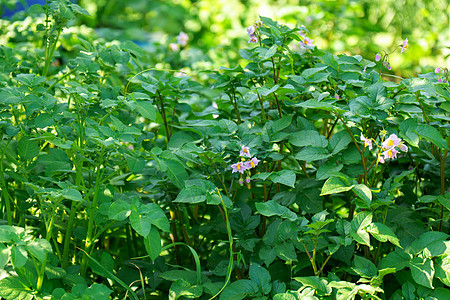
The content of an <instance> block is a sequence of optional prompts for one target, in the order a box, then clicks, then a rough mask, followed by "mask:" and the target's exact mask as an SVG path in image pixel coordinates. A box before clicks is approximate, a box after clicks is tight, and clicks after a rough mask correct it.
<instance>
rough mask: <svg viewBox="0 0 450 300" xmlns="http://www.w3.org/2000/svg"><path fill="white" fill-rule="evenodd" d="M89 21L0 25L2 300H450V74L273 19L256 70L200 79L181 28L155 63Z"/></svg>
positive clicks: (264, 31) (258, 38)
mask: <svg viewBox="0 0 450 300" xmlns="http://www.w3.org/2000/svg"><path fill="white" fill-rule="evenodd" d="M87 16H88V12H87V10H85V9H83V8H82V7H81V6H78V5H76V4H72V3H70V2H69V1H64V0H60V1H51V3H49V4H48V5H45V6H43V7H41V6H32V7H31V8H30V9H29V11H28V17H27V18H25V19H24V20H11V21H8V20H2V21H1V28H2V32H3V35H2V40H3V41H4V43H3V44H4V45H2V46H0V57H1V58H2V59H1V62H0V70H1V72H0V74H1V77H2V81H1V83H0V99H1V101H0V109H1V116H2V117H1V120H0V132H1V134H2V139H1V140H0V154H1V159H0V187H1V196H2V197H1V199H2V206H1V211H0V212H1V217H2V218H1V220H2V225H0V265H1V267H2V271H1V277H0V278H2V279H1V280H0V296H1V297H3V298H5V299H96V300H98V299H111V298H112V299H124V298H127V297H128V298H131V299H157V298H167V297H168V298H169V299H183V298H198V299H213V298H218V299H244V298H252V299H253V298H257V299H422V298H423V299H447V298H449V297H450V295H449V289H448V287H449V286H450V269H449V265H450V262H449V260H450V256H449V253H450V244H449V240H448V237H449V235H448V234H447V233H446V232H448V231H449V222H448V216H449V209H450V200H449V199H450V193H449V191H448V180H447V178H448V177H449V174H448V173H449V172H448V168H446V164H447V161H448V160H447V155H448V151H449V150H450V146H449V145H450V144H449V143H450V135H449V127H448V121H449V116H448V113H449V111H450V105H449V104H448V103H449V102H447V101H450V87H449V76H448V69H447V68H444V67H443V66H442V67H440V68H436V69H435V67H437V66H434V67H433V68H432V69H430V70H428V73H425V74H420V75H418V77H412V78H401V77H399V76H396V75H392V74H390V73H388V72H387V71H388V70H389V69H390V68H391V65H390V57H392V56H393V55H396V53H398V52H400V51H401V52H403V54H402V55H403V56H407V55H408V54H409V52H410V51H413V50H411V48H412V46H411V47H406V45H407V41H403V42H402V43H400V42H399V43H398V45H395V46H394V47H393V49H385V50H379V51H380V52H379V56H377V57H376V62H374V61H372V55H370V59H365V58H363V56H361V55H353V56H350V55H345V54H339V55H334V54H332V53H330V52H327V51H324V50H321V49H319V48H317V47H316V46H315V45H314V42H313V41H311V40H310V37H311V34H310V33H309V31H308V30H309V29H310V28H305V27H294V28H291V27H289V26H286V25H282V24H279V23H277V22H275V21H273V20H272V19H270V18H266V17H260V20H258V21H257V22H256V23H254V24H253V25H252V26H251V27H249V28H248V29H247V32H248V34H249V36H248V38H249V39H250V40H251V42H252V43H250V44H249V45H248V47H246V48H243V49H241V50H240V51H239V55H240V57H241V59H240V61H242V62H244V63H242V64H236V65H232V66H231V67H230V66H229V65H228V66H227V67H221V68H220V69H211V70H208V69H204V70H202V71H200V69H201V59H199V58H198V56H199V55H200V56H202V55H204V56H202V57H203V58H206V59H207V57H208V56H207V55H205V54H203V52H202V51H200V50H198V49H195V47H193V46H192V41H191V42H189V43H188V44H186V45H185V43H184V41H185V38H186V36H184V35H183V34H181V35H179V39H178V41H177V43H175V40H174V41H173V45H172V46H171V47H172V49H171V50H170V49H167V48H166V47H163V46H161V45H157V44H155V45H153V46H152V47H149V48H148V47H147V46H145V47H144V48H145V49H142V48H141V47H139V46H138V45H136V44H135V43H133V42H131V41H110V40H105V39H103V38H102V37H101V32H100V33H98V32H95V31H93V30H92V29H88V28H86V27H84V26H75V25H74V24H75V22H76V21H77V20H79V19H78V18H86V17H87ZM96 21H98V22H100V24H101V23H102V22H105V20H96ZM6 33H8V34H6ZM243 35H245V32H244V33H243ZM187 38H188V39H189V38H191V36H189V35H188V36H187ZM246 39H247V38H246ZM400 40H402V39H400ZM196 54H198V55H196ZM184 66H190V68H189V70H186V69H182V71H183V70H184V71H185V72H188V71H189V73H190V75H191V76H187V75H186V74H185V73H182V72H180V68H181V67H184ZM389 79H395V81H389Z"/></svg>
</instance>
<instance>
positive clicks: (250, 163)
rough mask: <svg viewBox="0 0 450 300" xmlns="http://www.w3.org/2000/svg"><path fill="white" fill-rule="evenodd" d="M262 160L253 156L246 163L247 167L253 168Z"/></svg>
mask: <svg viewBox="0 0 450 300" xmlns="http://www.w3.org/2000/svg"><path fill="white" fill-rule="evenodd" d="M259 162H260V160H259V159H257V158H256V157H253V158H252V159H251V160H250V161H246V162H245V163H244V165H245V167H246V168H247V170H248V169H252V168H254V167H256V166H257V165H258V164H259Z"/></svg>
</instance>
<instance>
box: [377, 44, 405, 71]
mask: <svg viewBox="0 0 450 300" xmlns="http://www.w3.org/2000/svg"><path fill="white" fill-rule="evenodd" d="M399 47H401V49H400V54H403V52H405V50H406V49H408V39H407V38H406V39H405V40H404V41H403V44H401V45H398V46H397V48H395V49H394V51H392V52H390V53H387V52H386V51H384V50H381V51H380V52H378V53H377V54H376V55H375V61H376V62H379V61H380V60H381V61H382V63H383V66H385V67H386V69H388V70H391V64H390V63H389V55H390V54H392V53H394V52H395V50H397V49H398V48H399Z"/></svg>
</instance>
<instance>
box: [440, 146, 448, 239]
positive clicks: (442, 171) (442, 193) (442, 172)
mask: <svg viewBox="0 0 450 300" xmlns="http://www.w3.org/2000/svg"><path fill="white" fill-rule="evenodd" d="M447 154H448V150H445V152H444V155H442V157H441V195H444V194H445V160H446V159H447ZM443 218H444V206H443V205H442V204H441V212H440V213H439V219H440V221H439V225H438V231H441V230H442V223H443Z"/></svg>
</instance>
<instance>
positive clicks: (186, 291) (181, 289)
mask: <svg viewBox="0 0 450 300" xmlns="http://www.w3.org/2000/svg"><path fill="white" fill-rule="evenodd" d="M202 294H203V288H202V287H201V286H200V285H191V284H190V283H189V282H187V281H185V280H184V279H178V280H176V281H174V282H173V283H172V285H171V286H170V290H169V300H175V299H179V298H180V297H185V298H188V299H198V298H199V297H200V296H201V295H202Z"/></svg>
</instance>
